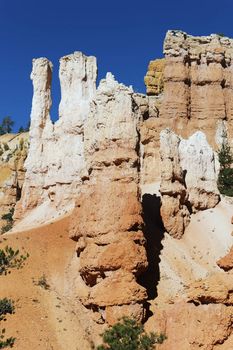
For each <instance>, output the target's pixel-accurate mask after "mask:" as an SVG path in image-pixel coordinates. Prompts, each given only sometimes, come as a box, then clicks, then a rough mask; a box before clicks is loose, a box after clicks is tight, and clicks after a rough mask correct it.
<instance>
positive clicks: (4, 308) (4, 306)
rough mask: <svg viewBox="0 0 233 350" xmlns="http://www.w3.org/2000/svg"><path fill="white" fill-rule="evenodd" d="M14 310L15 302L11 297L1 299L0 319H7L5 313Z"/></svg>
mask: <svg viewBox="0 0 233 350" xmlns="http://www.w3.org/2000/svg"><path fill="white" fill-rule="evenodd" d="M14 311H15V308H14V303H13V301H12V300H11V299H7V298H4V299H0V321H2V320H3V319H5V315H7V314H13V313H14Z"/></svg>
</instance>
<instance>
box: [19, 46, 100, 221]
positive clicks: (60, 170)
mask: <svg viewBox="0 0 233 350" xmlns="http://www.w3.org/2000/svg"><path fill="white" fill-rule="evenodd" d="M96 71H97V67H96V59H95V58H94V57H86V56H84V55H83V54H82V53H81V52H75V53H74V54H72V55H69V56H65V57H62V58H61V60H60V70H59V76H60V81H61V102H60V106H59V115H60V119H59V120H58V121H57V122H56V123H54V124H53V123H52V121H51V119H50V114H49V111H50V107H51V104H52V101H51V79H52V64H51V62H49V61H48V60H47V59H46V58H39V59H36V60H34V61H33V69H32V74H31V79H32V82H33V88H34V94H33V100H32V111H31V127H30V132H29V136H30V150H29V154H28V158H27V161H26V163H25V167H26V170H27V171H26V178H25V182H24V186H23V192H22V198H21V200H20V201H19V203H18V204H17V206H16V213H15V218H16V219H22V218H23V217H25V213H27V214H28V213H29V212H30V211H31V210H32V209H35V210H34V214H33V218H32V219H31V222H32V221H34V220H35V221H34V223H42V221H43V220H44V222H45V221H48V220H50V219H51V218H53V217H57V216H59V215H61V214H62V213H65V212H66V211H68V210H70V209H71V208H73V207H74V202H75V199H76V198H77V195H78V193H79V191H80V185H81V184H82V183H83V180H84V179H85V178H86V176H87V174H86V170H85V161H84V141H83V138H84V136H83V127H84V121H85V119H86V118H87V115H88V113H89V111H90V101H91V99H92V97H93V94H94V93H95V82H96ZM28 222H29V224H30V217H29V218H28ZM24 225H27V220H26V221H24Z"/></svg>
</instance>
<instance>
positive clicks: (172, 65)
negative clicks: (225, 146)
mask: <svg viewBox="0 0 233 350" xmlns="http://www.w3.org/2000/svg"><path fill="white" fill-rule="evenodd" d="M164 55H165V59H164V69H163V75H162V80H163V85H164V89H163V94H161V95H160V96H159V98H156V99H154V100H151V109H152V108H153V106H154V108H157V109H158V114H157V116H158V117H157V118H149V119H147V120H146V121H145V123H143V125H142V127H141V141H142V144H143V145H144V162H143V164H144V166H143V168H142V182H143V183H144V184H148V183H154V182H156V181H159V180H160V173H161V164H160V159H159V152H158V148H159V134H160V132H161V130H163V129H165V128H166V127H169V128H170V129H171V130H173V131H174V132H176V133H177V134H178V135H181V137H183V138H188V137H190V136H191V135H192V134H193V133H195V132H196V131H203V132H204V133H205V135H206V138H207V140H208V143H209V144H210V146H211V147H212V148H213V149H214V150H216V149H217V147H218V146H219V133H221V132H220V131H221V130H220V129H222V125H223V124H224V127H225V130H226V132H227V135H228V139H229V140H231V139H232V136H233V126H232V122H231V121H232V113H233V109H232V101H233V93H232V91H233V90H232V57H233V40H232V39H229V38H226V37H221V36H219V35H213V34H212V35H210V36H203V37H194V36H191V35H188V34H186V33H184V32H180V31H168V32H167V35H166V38H165V41H164ZM155 62H156V61H155ZM154 64H156V63H154ZM151 65H152V63H150V64H149V67H148V73H147V77H148V78H147V79H149V81H150V82H151V84H152V86H151V85H148V84H149V83H148V81H147V80H146V84H147V91H148V94H149V95H151V93H152V92H153V91H154V93H155V91H156V89H157V82H153V79H152V78H149V77H151V76H152V75H153V73H152V72H153V69H152V67H151ZM230 143H232V142H231V141H230ZM151 163H153V164H156V166H154V168H153V169H152V168H151V167H150V166H149V164H151Z"/></svg>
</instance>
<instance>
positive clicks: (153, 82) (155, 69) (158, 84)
mask: <svg viewBox="0 0 233 350" xmlns="http://www.w3.org/2000/svg"><path fill="white" fill-rule="evenodd" d="M164 64H165V60H164V58H161V59H157V60H154V61H150V63H149V66H148V71H147V73H146V76H145V78H144V82H145V85H146V93H147V95H159V94H161V93H162V92H163V88H164V84H163V72H164Z"/></svg>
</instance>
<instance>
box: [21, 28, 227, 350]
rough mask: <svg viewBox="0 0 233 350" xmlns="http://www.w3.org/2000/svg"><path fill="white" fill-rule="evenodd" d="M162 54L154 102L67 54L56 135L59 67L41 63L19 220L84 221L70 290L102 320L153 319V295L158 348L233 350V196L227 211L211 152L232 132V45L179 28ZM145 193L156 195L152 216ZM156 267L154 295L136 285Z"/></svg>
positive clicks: (77, 225) (152, 80) (151, 77)
mask: <svg viewBox="0 0 233 350" xmlns="http://www.w3.org/2000/svg"><path fill="white" fill-rule="evenodd" d="M164 52H165V59H164V61H161V62H160V61H159V62H156V64H154V63H151V65H150V73H148V75H147V77H146V79H145V81H146V84H147V86H148V95H149V96H143V95H140V94H135V93H134V92H133V90H132V88H128V87H126V86H124V85H123V84H119V83H118V82H117V81H116V80H115V79H114V77H113V76H112V75H111V74H110V73H108V74H107V76H106V79H103V80H102V81H101V82H100V84H99V87H98V88H97V89H96V70H97V68H96V60H95V58H94V57H86V56H84V55H83V54H82V53H80V52H75V53H74V54H72V55H69V56H65V57H63V58H62V59H61V61H60V74H59V75H60V81H61V92H62V94H61V95H62V96H61V103H60V107H59V115H60V119H59V120H58V121H57V122H55V123H54V124H53V123H52V122H51V120H50V116H49V110H50V107H51V91H50V89H51V76H52V64H51V63H50V62H49V61H48V60H47V59H45V58H40V59H37V60H35V61H34V63H33V71H32V75H31V77H32V80H33V86H34V96H33V105H32V113H31V119H32V122H31V128H30V141H31V146H30V150H29V156H28V158H27V161H26V170H27V172H26V178H25V182H24V185H23V191H22V197H21V200H20V201H19V202H18V203H17V205H16V214H15V217H16V218H18V219H22V218H24V220H23V221H22V223H23V225H24V227H25V223H26V221H25V220H28V225H30V224H32V223H33V224H34V225H35V224H38V223H39V224H41V223H43V222H46V221H49V220H52V219H54V218H55V217H57V216H59V215H61V214H64V213H66V211H68V210H69V211H70V212H71V210H73V212H72V216H71V220H70V228H69V235H70V238H71V239H73V240H74V241H76V242H77V243H76V254H77V259H76V261H77V265H78V266H75V267H77V270H76V271H77V278H75V282H73V284H72V288H73V289H74V291H73V293H75V297H76V298H77V299H79V300H81V302H82V305H84V306H85V307H83V306H82V308H83V309H85V313H86V314H88V315H90V317H92V318H93V319H95V321H96V323H98V324H104V323H108V324H113V323H114V322H116V321H117V320H118V319H119V318H120V317H122V316H124V315H127V316H130V317H133V318H135V319H136V320H142V319H144V317H145V303H146V300H147V298H148V294H150V295H151V300H150V302H151V305H150V311H152V312H153V313H154V315H153V317H151V318H150V319H149V320H148V322H147V326H148V327H150V326H152V329H150V330H153V331H154V330H156V331H158V330H161V331H163V332H165V333H166V334H167V336H168V340H167V341H166V342H165V343H164V344H163V345H161V349H164V350H165V349H172V347H173V346H174V344H176V346H178V347H179V348H180V349H184V350H186V349H188V348H190V349H192V350H195V349H197V348H202V349H203V350H204V349H205V350H218V349H219V348H218V346H220V344H226V346H228V344H231V342H232V305H233V304H232V289H231V284H232V276H231V271H230V268H229V266H230V263H231V262H230V263H229V259H228V261H227V263H224V262H223V261H219V259H220V258H221V257H223V256H224V255H225V254H226V251H228V249H229V248H230V247H231V246H232V237H231V236H230V232H231V231H232V227H230V229H229V227H228V226H229V225H230V224H229V223H227V225H228V224H229V225H228V226H227V225H226V224H225V221H224V220H225V216H224V215H225V212H229V211H230V212H231V215H232V210H231V209H232V208H231V207H230V209H229V207H228V206H227V205H228V204H227V205H226V203H225V202H224V199H223V201H222V202H221V203H220V204H219V205H218V206H216V204H217V203H218V202H219V199H220V197H219V193H218V190H217V187H216V179H217V161H216V157H215V153H214V151H215V150H216V148H217V147H218V146H219V145H220V144H221V139H222V137H223V134H225V133H227V135H228V138H230V137H231V135H232V125H231V124H232V123H231V121H232V110H233V109H232V98H231V97H233V96H231V95H232V86H231V85H232V82H231V81H232V66H231V57H232V55H233V48H232V41H231V40H230V39H227V38H221V37H219V36H216V35H212V36H210V37H197V38H194V37H191V36H188V35H187V34H185V33H182V32H176V31H169V32H168V34H167V36H166V39H165V44H164ZM163 65H164V67H163ZM163 85H164V88H163ZM168 128H169V129H168ZM161 131H162V132H161ZM177 135H179V136H177ZM230 141H231V140H230ZM160 157H161V159H160ZM159 182H161V183H160V193H161V202H162V207H161V210H160V211H159V209H160V198H159V191H158V187H159V186H158V184H159ZM140 185H142V186H141V189H142V192H143V193H142V194H147V195H148V196H151V197H150V198H149V199H151V201H149V202H150V203H149V204H148V206H151V207H150V208H146V206H144V212H142V206H141V203H140V201H141V190H140ZM144 185H146V186H147V185H148V186H147V187H146V186H144ZM224 205H225V207H224ZM215 206H216V207H215ZM156 208H157V209H158V210H157V211H156ZM204 209H210V210H205V211H203V210H204ZM201 211H202V212H201ZM151 213H153V214H151ZM26 214H27V215H26ZM154 214H155V215H154ZM160 214H161V216H160ZM191 214H194V215H191ZM30 215H31V216H30ZM153 215H154V216H153ZM227 215H228V214H227ZM148 216H149V219H148ZM152 216H153V217H152ZM143 218H147V219H148V220H147V221H148V222H146V223H145V224H146V227H144V223H143ZM219 218H220V220H219ZM201 220H203V222H201ZM221 220H222V221H221ZM145 221H146V220H145ZM199 222H200V224H199ZM208 225H209V226H208ZM163 226H164V227H165V230H166V231H167V232H168V233H167V232H164V227H163ZM228 231H229V232H228ZM144 233H145V235H147V238H148V243H146V240H145V237H144ZM162 238H164V239H163V241H162ZM174 238H179V239H174ZM146 245H147V250H148V252H147V253H148V255H147V254H146V250H145V247H146ZM75 258H76V257H75ZM158 261H160V262H159V265H158ZM216 261H217V262H218V265H219V266H221V267H223V266H224V267H223V270H221V269H220V268H219V266H218V265H217V263H216ZM224 264H225V265H224ZM148 265H149V269H148V271H149V272H151V271H153V272H152V273H153V274H154V275H153V276H152V278H151V279H150V281H151V285H149V286H148V284H147V281H145V280H143V281H142V280H141V279H140V278H139V277H140V276H141V275H142V274H143V273H144V271H145V270H146V269H147V266H148ZM155 265H156V266H155ZM224 269H225V270H229V271H228V272H227V273H226V272H225V271H224ZM150 277H151V276H150ZM139 281H142V283H143V286H142V285H140V284H139ZM144 282H145V283H144ZM152 284H153V285H152ZM144 286H146V287H147V288H148V290H147V289H146V288H145V287H144ZM150 289H152V291H151V290H150ZM148 292H149V293H148ZM152 295H153V296H152ZM206 311H208V312H206ZM159 323H162V325H163V327H162V328H157V329H154V328H153V327H155V326H156V327H157V325H158V324H159ZM206 323H208V325H207V326H206ZM210 323H211V327H210V326H209V324H210ZM190 325H191V326H192V327H193V329H194V332H189V329H190ZM212 325H213V327H214V329H215V330H216V331H214V332H213V331H212ZM100 327H102V326H100ZM103 327H104V326H103ZM177 332H180V334H181V337H179V336H178V335H177ZM211 332H212V333H211ZM210 333H211V335H210ZM184 339H185V340H184ZM229 348H231V347H229ZM223 349H224V347H223Z"/></svg>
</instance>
